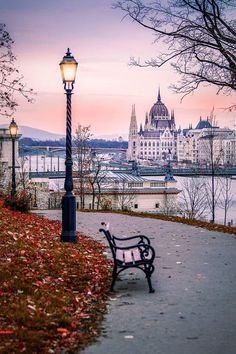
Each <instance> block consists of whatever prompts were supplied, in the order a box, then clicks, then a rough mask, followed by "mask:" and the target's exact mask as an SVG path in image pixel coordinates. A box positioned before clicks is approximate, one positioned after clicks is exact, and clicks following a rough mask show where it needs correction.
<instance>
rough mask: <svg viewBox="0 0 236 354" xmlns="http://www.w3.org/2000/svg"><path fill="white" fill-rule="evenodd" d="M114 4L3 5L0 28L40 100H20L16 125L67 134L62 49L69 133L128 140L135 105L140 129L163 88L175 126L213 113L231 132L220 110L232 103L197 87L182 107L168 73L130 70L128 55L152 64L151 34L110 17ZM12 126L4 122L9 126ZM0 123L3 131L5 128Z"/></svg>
mask: <svg viewBox="0 0 236 354" xmlns="http://www.w3.org/2000/svg"><path fill="white" fill-rule="evenodd" d="M113 2H114V0H69V1H68V0H50V1H48V0H40V1H36V0H7V1H6V0H0V14H1V15H0V22H2V23H5V24H6V25H7V30H8V31H9V32H10V34H11V36H12V38H13V39H14V41H15V43H14V47H13V51H14V53H15V54H16V56H17V65H18V66H19V69H20V71H21V72H22V73H23V75H24V77H25V81H26V82H27V84H28V86H29V87H32V88H33V89H34V91H35V92H37V95H36V97H35V103H34V104H28V103H27V102H26V101H25V100H23V99H20V100H19V107H18V109H17V112H16V113H15V120H16V121H17V123H18V124H19V125H28V126H31V127H34V128H39V129H44V130H48V131H51V132H54V133H60V134H64V132H65V95H64V90H63V85H62V82H61V77H60V71H59V62H60V61H61V59H62V57H63V56H64V54H65V52H66V49H67V47H69V48H70V49H71V52H72V54H73V55H74V57H75V58H76V60H77V61H78V63H79V66H78V72H77V79H76V83H75V88H74V95H73V100H72V112H73V113H72V119H73V127H74V128H75V126H76V125H77V124H78V123H80V124H82V125H83V126H87V125H91V130H92V132H93V133H94V135H95V136H104V135H112V136H117V135H122V136H123V137H127V134H128V129H129V122H130V115H131V108H132V104H135V105H136V114H137V120H138V124H140V123H141V122H144V117H145V113H146V111H149V110H150V108H151V106H152V105H153V103H155V102H156V99H157V91H158V87H159V86H160V88H161V97H162V101H163V102H164V103H165V104H166V106H167V108H168V109H169V111H170V110H171V109H174V111H175V117H176V124H177V127H179V126H181V128H185V127H188V126H189V124H193V126H195V125H196V124H197V122H198V120H199V117H200V116H202V117H203V118H205V117H206V116H208V115H209V114H210V112H211V110H212V108H213V107H215V114H216V120H217V122H218V124H219V125H220V126H222V127H224V126H229V127H231V128H232V127H233V126H234V123H235V117H236V113H235V112H233V113H229V112H227V111H226V110H224V109H223V108H224V107H226V106H227V105H231V104H232V103H233V102H235V97H233V96H228V97H227V96H217V95H216V90H215V89H213V88H206V87H205V88H204V87H203V88H202V89H201V90H199V91H198V92H196V93H195V94H194V95H192V96H188V97H186V98H185V99H184V100H183V102H182V103H181V101H180V100H181V96H179V95H176V94H174V93H173V92H171V91H170V89H169V85H170V84H171V83H173V82H175V81H176V80H178V77H177V76H176V75H175V73H174V72H173V71H172V69H171V68H170V67H168V66H166V67H165V68H162V69H154V68H148V69H144V68H134V67H130V66H129V65H128V63H129V59H130V57H131V56H135V57H136V58H143V59H145V58H150V57H155V53H157V50H158V48H157V45H156V44H153V39H154V37H153V35H152V33H151V32H148V31H147V30H145V29H142V28H141V27H139V26H138V25H136V24H134V23H132V22H130V20H128V19H124V20H123V21H122V17H123V15H124V14H123V13H122V12H120V11H119V10H113V9H112V8H111V4H112V3H113ZM8 120H9V119H8ZM8 120H7V118H3V117H1V118H0V124H2V123H8Z"/></svg>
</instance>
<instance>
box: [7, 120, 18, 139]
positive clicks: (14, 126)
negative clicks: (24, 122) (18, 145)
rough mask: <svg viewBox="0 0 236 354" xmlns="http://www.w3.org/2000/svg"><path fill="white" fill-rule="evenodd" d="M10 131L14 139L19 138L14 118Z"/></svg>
mask: <svg viewBox="0 0 236 354" xmlns="http://www.w3.org/2000/svg"><path fill="white" fill-rule="evenodd" d="M9 131H10V135H11V137H12V139H14V138H16V137H17V134H18V125H17V124H16V122H15V121H14V118H12V121H11V124H10V125H9Z"/></svg>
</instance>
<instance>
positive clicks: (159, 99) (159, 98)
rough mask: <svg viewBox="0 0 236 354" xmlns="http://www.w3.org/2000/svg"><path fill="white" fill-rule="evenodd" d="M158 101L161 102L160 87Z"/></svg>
mask: <svg viewBox="0 0 236 354" xmlns="http://www.w3.org/2000/svg"><path fill="white" fill-rule="evenodd" d="M157 101H158V102H161V92H160V86H159V88H158V96H157Z"/></svg>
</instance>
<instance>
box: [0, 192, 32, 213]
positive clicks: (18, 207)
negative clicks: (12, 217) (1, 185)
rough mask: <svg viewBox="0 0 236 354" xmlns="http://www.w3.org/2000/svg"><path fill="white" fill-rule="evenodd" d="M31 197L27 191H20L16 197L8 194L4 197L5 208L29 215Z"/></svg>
mask: <svg viewBox="0 0 236 354" xmlns="http://www.w3.org/2000/svg"><path fill="white" fill-rule="evenodd" d="M30 202H31V196H30V195H29V194H28V193H27V192H26V191H18V192H17V193H16V194H15V196H14V197H12V196H11V195H9V194H7V195H6V196H5V197H4V204H3V205H4V207H6V208H8V209H11V210H15V211H21V212H23V213H28V211H29V210H30Z"/></svg>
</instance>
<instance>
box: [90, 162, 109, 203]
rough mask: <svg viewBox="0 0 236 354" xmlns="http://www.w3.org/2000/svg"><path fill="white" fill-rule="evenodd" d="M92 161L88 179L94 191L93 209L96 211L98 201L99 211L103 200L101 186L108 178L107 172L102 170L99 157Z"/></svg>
mask: <svg viewBox="0 0 236 354" xmlns="http://www.w3.org/2000/svg"><path fill="white" fill-rule="evenodd" d="M91 161H92V163H91V171H90V174H89V177H88V178H89V183H90V185H91V189H92V191H91V192H92V209H95V201H96V199H97V209H99V206H100V199H101V186H102V184H103V182H104V181H105V178H106V170H103V169H102V163H101V159H100V158H99V157H97V156H96V157H95V156H93V157H92V158H91Z"/></svg>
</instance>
